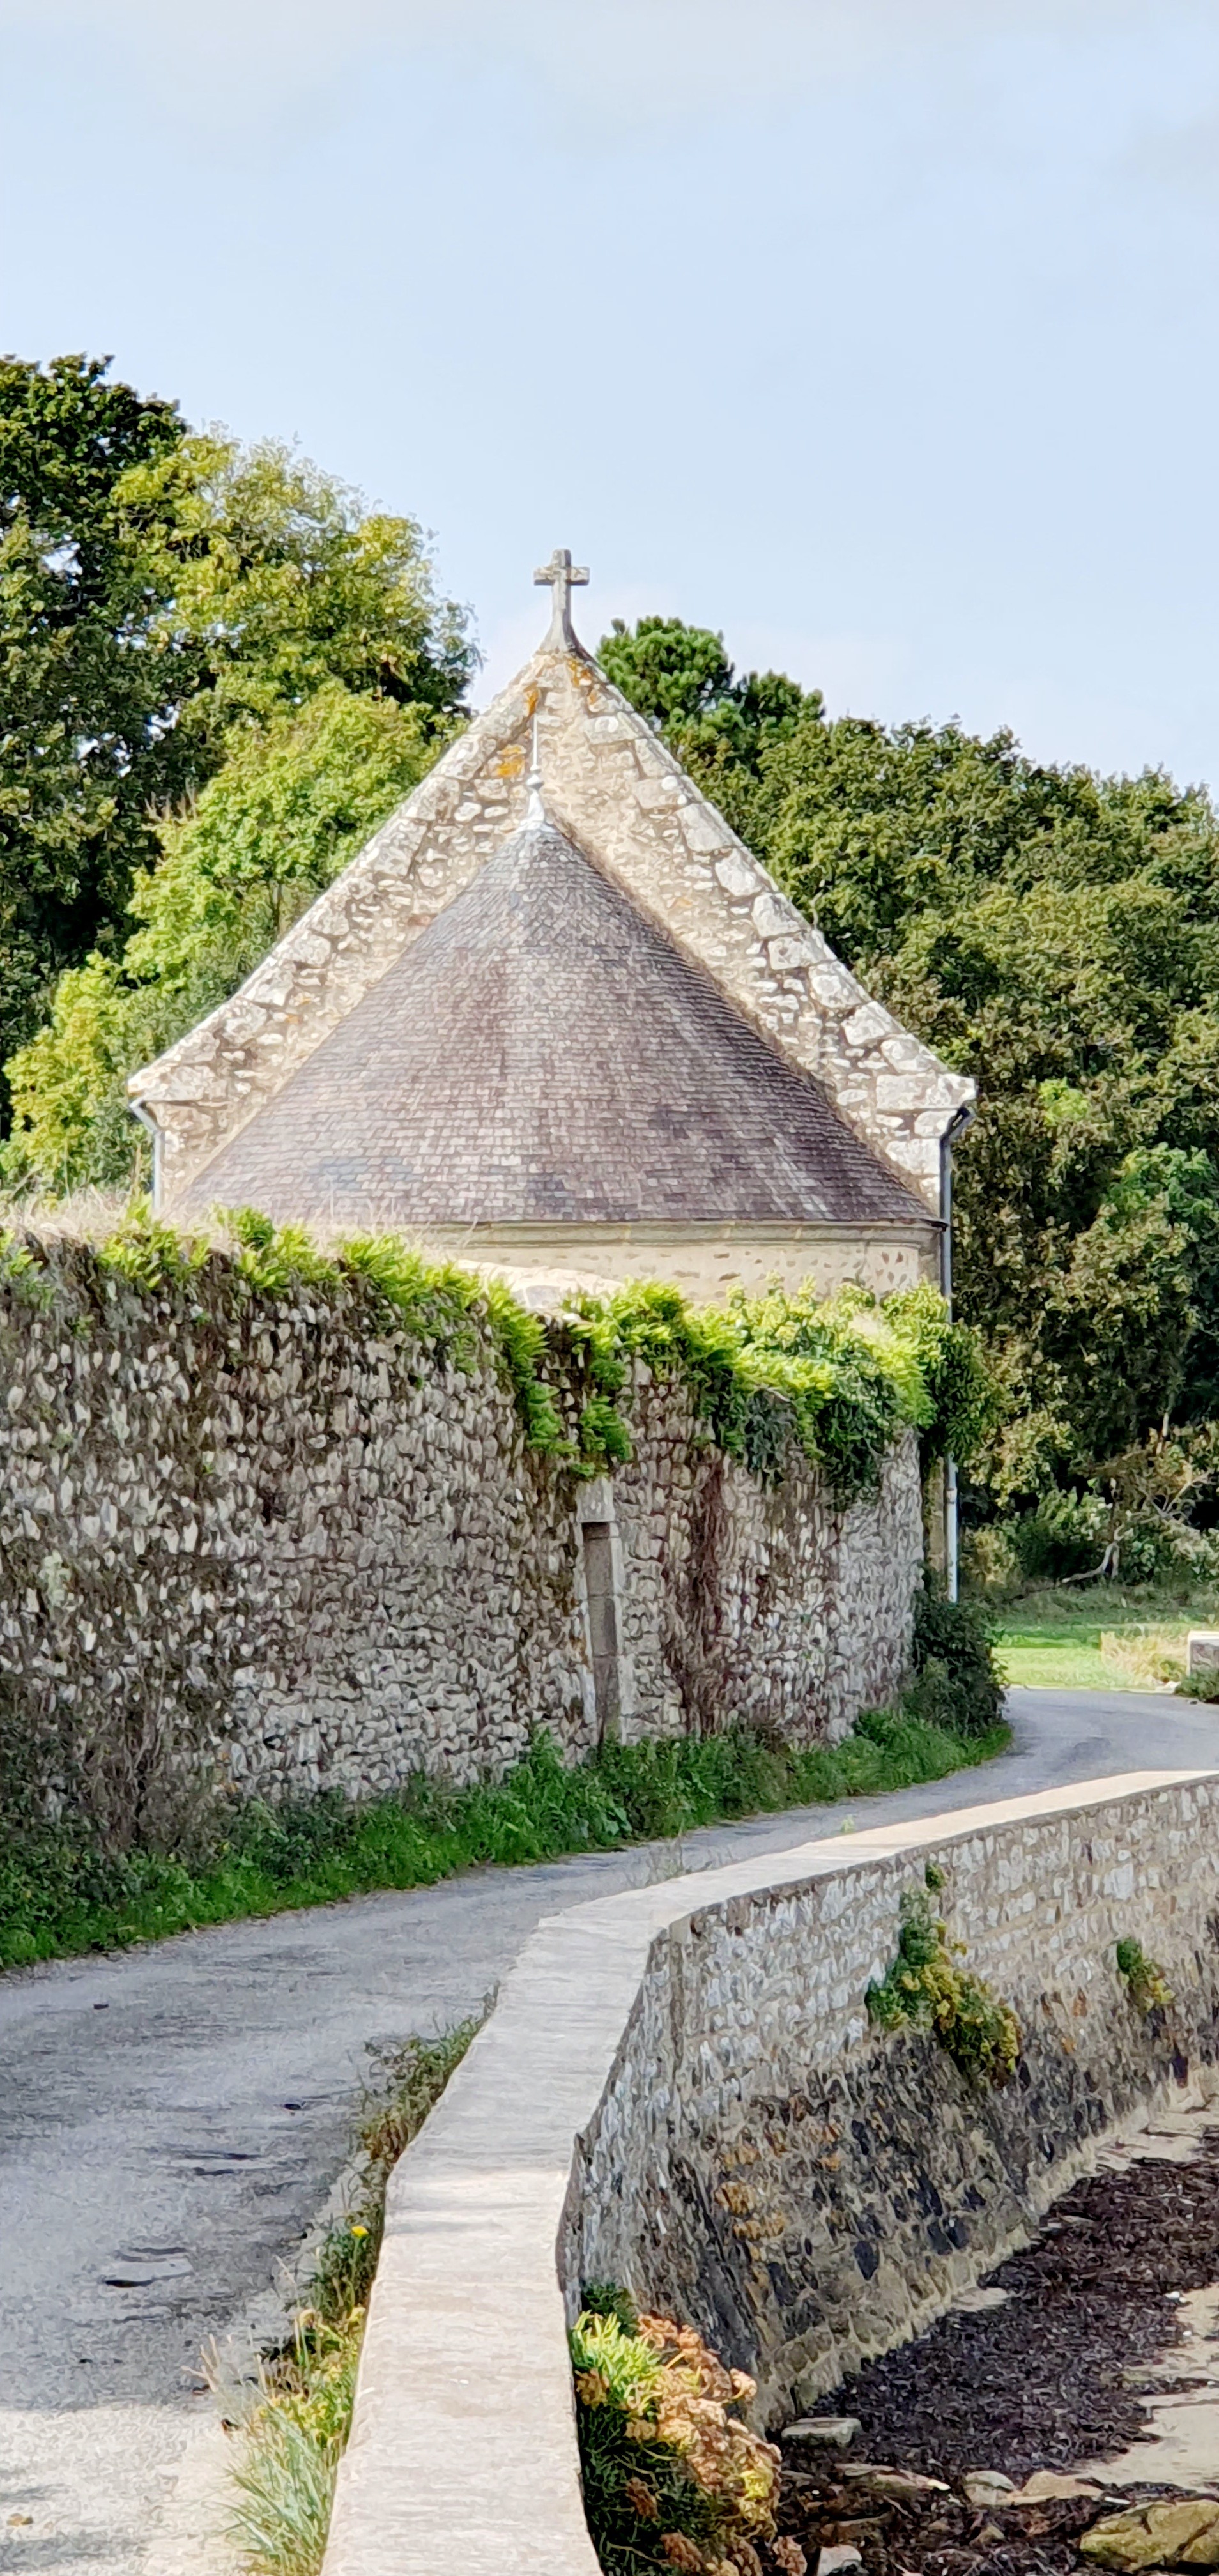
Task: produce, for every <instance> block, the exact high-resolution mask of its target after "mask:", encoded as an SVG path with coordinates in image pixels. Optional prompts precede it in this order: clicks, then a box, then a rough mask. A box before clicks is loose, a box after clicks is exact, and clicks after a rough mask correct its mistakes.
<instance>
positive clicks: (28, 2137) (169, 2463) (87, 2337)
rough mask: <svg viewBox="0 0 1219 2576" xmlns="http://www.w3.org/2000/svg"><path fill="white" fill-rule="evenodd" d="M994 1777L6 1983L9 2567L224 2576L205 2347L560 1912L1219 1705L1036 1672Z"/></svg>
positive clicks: (284, 2269) (5, 2510)
mask: <svg viewBox="0 0 1219 2576" xmlns="http://www.w3.org/2000/svg"><path fill="white" fill-rule="evenodd" d="M1010 1706H1011V1716H1012V1720H1013V1724H1014V1728H1015V1742H1014V1745H1013V1749H1012V1751H1011V1752H1010V1753H1008V1754H1005V1755H1004V1756H1002V1757H1001V1759H1000V1760H999V1761H997V1762H995V1763H993V1764H991V1765H989V1766H988V1767H987V1768H986V1770H985V1771H982V1772H979V1771H966V1772H962V1773H959V1774H957V1775H955V1776H954V1777H953V1778H952V1779H950V1780H946V1781H937V1782H934V1783H932V1784H931V1785H930V1786H929V1787H927V1788H922V1789H911V1790H904V1791H899V1792H897V1793H895V1794H894V1795H893V1796H891V1797H888V1798H880V1799H876V1798H873V1799H857V1800H853V1801H851V1802H850V1803H849V1804H846V1805H843V1806H841V1807H835V1808H825V1807H817V1808H811V1809H810V1808H801V1809H789V1810H788V1811H787V1812H786V1813H784V1814H783V1815H781V1816H770V1817H766V1818H765V1819H761V1820H759V1821H757V1822H755V1823H752V1824H746V1825H736V1826H731V1827H725V1826H712V1827H709V1828H707V1829H706V1830H705V1831H703V1832H700V1833H696V1834H691V1835H689V1836H687V1837H686V1838H685V1839H684V1841H683V1842H682V1843H681V1844H680V1845H678V1844H672V1843H667V1844H650V1845H645V1846H643V1847H641V1848H638V1849H636V1850H634V1851H630V1852H625V1853H622V1854H598V1855H595V1856H592V1857H586V1858H581V1859H576V1860H570V1861H562V1862H555V1863H550V1864H546V1865H543V1866H540V1867H538V1868H532V1869H520V1870H487V1871H479V1872H474V1873H472V1874H471V1875H470V1876H468V1877H466V1878H463V1879H459V1880H451V1881H448V1882H446V1883H445V1884H444V1885H442V1886H440V1887H435V1888H429V1889H421V1890H419V1891H418V1892H417V1893H415V1894H412V1895H405V1896H398V1895H387V1896H374V1897H366V1898H362V1899H360V1900H359V1901H357V1902H355V1903H353V1904H350V1905H342V1906H334V1907H327V1908H324V1909H318V1910H315V1911H313V1912H310V1913H304V1914H295V1915H280V1916H277V1917H276V1918H274V1920H272V1921H271V1922H268V1923H243V1924H237V1925H232V1926H229V1927H224V1928H220V1929H216V1930H211V1931H206V1932H198V1933H191V1934H186V1935H183V1936H182V1937H181V1938H179V1939H177V1940H174V1941H170V1942H166V1943H163V1944H161V1945H159V1946H156V1947H152V1948H149V1949H145V1950H140V1951H135V1952H128V1953H127V1954H126V1955H124V1956H122V1957H118V1958H110V1959H103V1960H98V1961H90V1962H87V1963H70V1964H63V1965H55V1966H51V1967H46V1968H40V1969H33V1970H27V1971H10V1972H9V1974H8V1975H7V1976H5V1977H0V2050H2V2066H3V2081H2V2082H0V2244H2V2246H3V2262H2V2263H0V2318H2V2326H0V2569H2V2570H5V2571H7V2570H9V2569H10V2568H14V2569H15V2568H22V2569H26V2570H33V2569H36V2570H38V2571H39V2576H98V2571H103V2570H104V2571H106V2572H107V2576H137V2571H139V2576H179V2571H180V2570H181V2571H182V2576H185V2571H186V2570H187V2569H188V2568H189V2569H190V2570H191V2571H192V2576H203V2567H204V2552H203V2546H202V2529H203V2525H204V2523H205V2522H206V2520H207V2519H208V2517H210V2516H212V2515H214V2509H215V2488H214V2479H213V2476H212V2465H213V2461H214V2455H215V2452H216V2449H217V2437H216V2436H215V2435H214V2434H213V2432H212V2431H211V2429H210V2428H211V2426H212V2425H213V2423H214V2417H213V2415H212V2412H211V2402H210V2400H209V2399H207V2398H206V2396H204V2395H203V2394H202V2393H201V2391H200V2389H199V2385H198V2381H197V2379H196V2378H195V2377H194V2373H195V2372H196V2369H197V2364H198V2358H199V2352H200V2348H201V2346H202V2345H203V2344H204V2343H205V2342H207V2341H208V2339H209V2338H211V2337H223V2336H225V2335H226V2334H227V2333H228V2332H229V2331H231V2330H232V2329H233V2327H234V2325H235V2324H236V2323H237V2322H238V2321H239V2320H241V2319H242V2318H243V2317H246V2316H248V2315H249V2314H250V2312H251V2308H252V2304H253V2303H256V2302H257V2301H258V2300H259V2299H261V2300H263V2301H264V2302H266V2303H267V2306H268V2307H269V2306H270V2305H271V2304H272V2303H273V2301H274V2298H275V2296H276V2294H277V2292H278V2293H279V2294H280V2295H282V2291H283V2287H284V2284H285V2281H286V2279H287V2275H288V2270H289V2267H290V2265H291V2264H292V2262H293V2260H294V2258H295V2256H296V2253H297V2251H298V2249H299V2246H300V2242H301V2238H302V2236H303V2235H304V2233H305V2232H306V2230H307V2229H308V2227H309V2224H310V2222H311V2220H312V2219H313V2217H314V2216H315V2214H316V2212H317V2209H318V2207H319V2204H320V2203H321V2201H322V2199H323V2198H324V2195H325V2193H326V2191H327V2189H328V2187H329V2185H330V2184H331V2182H332V2180H333V2178H334V2176H335V2174H336V2173H337V2172H338V2170H339V2168H340V2166H341V2165H342V2163H343V2161H344V2156H345V2150H346V2146H347V2140H348V2134H349V2129H350V2122H351V2115H352V2108H353V2103H354V2098H355V2095H356V2093H357V2090H358V2087H359V2085H360V2082H361V2079H362V2076H363V2073H364V2070H365V2064H366V2060H365V2050H366V2048H367V2046H368V2045H369V2044H370V2043H373V2044H375V2043H376V2042H377V2041H382V2040H390V2039H399V2038H402V2037H404V2036H405V2035H406V2034H407V2033H408V2032H411V2031H415V2030H422V2031H428V2030H432V2029H434V2028H440V2027H443V2026H444V2025H445V2024H446V2023H448V2022H451V2021H454V2020H456V2019H458V2018H460V2017H461V2016H462V2015H464V2014H466V2013H469V2012H471V2011H474V2010H475V2009H477V2007H478V2005H479V2003H480V2002H481V2000H482V1997H483V1996H484V1995H485V1994H486V1992H487V1990H488V1988H489V1987H491V1986H493V1985H494V1983H495V1982H496V1980H497V1979H498V1978H499V1977H501V1976H502V1975H503V1973H504V1970H505V1969H506V1968H507V1967H508V1966H509V1965H510V1963H511V1961H512V1960H513V1959H514V1957H515V1956H516V1953H517V1951H518V1949H519V1948H520V1945H521V1943H522V1941H523V1940H524V1939H525V1938H526V1936H527V1934H528V1933H529V1932H530V1931H532V1929H533V1927H534V1925H535V1924H536V1923H537V1921H538V1920H539V1918H540V1917H541V1916H542V1915H545V1914H550V1913H554V1912H556V1911H557V1910H559V1909H560V1908H562V1907H565V1906H568V1905H578V1904H580V1903H582V1902H584V1901H585V1900H586V1899H588V1898H590V1897H593V1896H603V1895H607V1894H609V1893H611V1892H612V1891H613V1890H615V1889H617V1888H623V1887H631V1886H640V1885H643V1884H646V1883H647V1882H649V1881H650V1880H654V1879H656V1878H658V1877H668V1876H671V1875H674V1874H676V1873H677V1872H679V1871H684V1870H700V1869H706V1868H710V1867H714V1866H718V1865H719V1864H721V1863H723V1862H726V1861H729V1860H734V1859H743V1858H745V1857H748V1856H753V1855H757V1854H761V1853H764V1852H769V1851H781V1850H783V1849H784V1848H785V1847H786V1846H787V1845H789V1844H793V1843H798V1842H801V1841H804V1840H807V1839H808V1838H809V1836H810V1835H811V1834H813V1833H820V1834H824V1833H827V1832H829V1833H832V1832H833V1831H834V1830H835V1828H836V1827H842V1826H844V1825H848V1824H854V1825H855V1826H858V1827H862V1826H864V1825H866V1824H869V1823H874V1822H875V1823H879V1822H882V1821H883V1822H885V1823H890V1822H894V1823H895V1822H899V1821H902V1820H905V1819H912V1818H915V1817H922V1816H931V1815H938V1814H942V1813H946V1812H949V1811H951V1810H952V1809H953V1808H960V1807H966V1806H976V1805H977V1804H978V1803H979V1802H980V1801H982V1800H986V1801H988V1802H989V1801H991V1800H995V1799H999V1798H1007V1797H1022V1796H1025V1795H1027V1794H1028V1793H1029V1792H1031V1791H1033V1790H1036V1789H1047V1788H1054V1787H1059V1786H1064V1785H1066V1784H1068V1783H1070V1782H1072V1781H1075V1780H1087V1779H1096V1778H1102V1777H1105V1776H1107V1775H1112V1774H1114V1773H1117V1772H1121V1771H1123V1770H1130V1771H1137V1770H1144V1769H1146V1768H1148V1767H1149V1766H1154V1767H1156V1768H1181V1769H1200V1768H1204V1767H1206V1766H1207V1765H1208V1764H1210V1763H1212V1762H1214V1761H1216V1760H1217V1759H1219V1713H1217V1712H1214V1711H1212V1710H1211V1709H1209V1708H1207V1707H1205V1706H1202V1705H1197V1704H1192V1703H1190V1702H1188V1701H1182V1700H1175V1699H1172V1698H1168V1697H1160V1696H1158V1695H1156V1696H1152V1695H1149V1694H1143V1693H1134V1692H1096V1693H1091V1692H1054V1691H1026V1690H1017V1691H1013V1692H1012V1694H1011V1703H1010Z"/></svg>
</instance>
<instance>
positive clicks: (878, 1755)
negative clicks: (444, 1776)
mask: <svg viewBox="0 0 1219 2576" xmlns="http://www.w3.org/2000/svg"><path fill="white" fill-rule="evenodd" d="M1006 1742H1007V1731H1006V1729H1005V1728H1003V1727H997V1728H994V1729H992V1730H991V1731H990V1732H989V1733H987V1734H984V1735H978V1736H968V1737H966V1736H964V1735H955V1734H952V1733H950V1732H949V1731H948V1730H947V1729H946V1728H944V1727H943V1726H934V1725H929V1724H928V1723H927V1721H926V1720H925V1719H923V1718H919V1717H914V1716H909V1715H907V1714H906V1713H905V1712H904V1710H897V1711H892V1710H890V1711H879V1712H874V1713H872V1714H871V1715H868V1716H866V1717H863V1718H861V1719H860V1720H859V1723H858V1725H857V1727H856V1728H855V1730H854V1732H853V1733H852V1734H850V1735H848V1736H846V1737H845V1738H844V1740H843V1741H842V1743H840V1744H837V1745H834V1746H832V1747H830V1746H816V1747H814V1748H812V1749H811V1750H809V1751H801V1750H800V1749H799V1748H798V1747H794V1746H791V1745H786V1744H783V1743H779V1742H775V1741H772V1740H771V1739H769V1738H767V1737H763V1736H760V1735H756V1734H753V1733H751V1732H750V1731H749V1730H748V1729H747V1728H744V1727H734V1728H732V1729H731V1730H729V1731H728V1732H726V1733H725V1734H723V1735H715V1736H706V1737H679V1738H676V1739H672V1738H670V1739H667V1740H665V1741H662V1742H644V1743H641V1744H632V1745H607V1746H606V1747H605V1748H604V1749H603V1751H602V1752H601V1753H600V1754H599V1755H598V1756H597V1757H596V1758H595V1759H594V1760H593V1761H591V1762H586V1763H579V1764H576V1765H575V1766H574V1767H573V1768H572V1769H570V1770H568V1769H566V1768H565V1767H564V1765H563V1763H562V1762H561V1761H560V1759H559V1755H558V1753H557V1751H556V1749H555V1746H554V1744H553V1742H552V1740H551V1739H550V1737H549V1736H548V1735H546V1734H545V1733H541V1732H540V1733H539V1734H537V1735H536V1736H535V1737H534V1740H533V1743H532V1745H531V1747H530V1750H529V1752H528V1754H527V1755H526V1757H525V1759H524V1760H523V1761H522V1762H520V1763H518V1764H517V1765H516V1766H515V1768H514V1769H513V1770H512V1771H510V1772H508V1773H507V1775H506V1777H505V1778H504V1779H502V1780H500V1781H486V1782H482V1783H480V1784H479V1785H478V1786H477V1787H476V1788H472V1789H464V1790H448V1789H446V1788H444V1787H443V1786H442V1785H441V1784H439V1783H437V1782H435V1781H431V1780H417V1781H414V1782H411V1783H409V1784H408V1785H407V1787H406V1788H405V1789H404V1790H403V1791H402V1792H401V1793H400V1794H399V1795H397V1796H394V1797H390V1798H383V1799H378V1800H376V1801H375V1802H373V1803H371V1804H369V1805H365V1806H355V1805H349V1804H347V1803H346V1802H344V1800H342V1799H341V1798H338V1797H333V1796H322V1797H319V1798H317V1799H314V1800H312V1801H311V1802H310V1803H309V1804H308V1805H306V1806H298V1807H294V1808H293V1807H279V1808H268V1807H263V1806H258V1805H254V1806H251V1807H249V1808H247V1809H246V1810H245V1811H244V1812H243V1813H240V1814H239V1815H238V1816H237V1817H236V1818H235V1819H234V1821H233V1823H232V1824H231V1825H230V1827H229V1830H228V1835H227V1838H226V1840H225V1842H224V1843H223V1845H222V1846H221V1847H220V1849H219V1850H218V1851H217V1852H216V1853H215V1855H214V1857H212V1858H211V1859H210V1860H200V1861H197V1862H194V1863H188V1862H187V1861H186V1860H184V1859H179V1858H175V1857H172V1856H170V1857H166V1856H164V1855H162V1854H157V1853H154V1852H140V1851H135V1852H128V1853H125V1854H121V1855H117V1856H115V1855H111V1854H107V1853H104V1852H100V1851H98V1850H97V1849H95V1848H93V1847H89V1846H85V1845H82V1844H80V1843H78V1842H76V1841H74V1840H73V1839H72V1838H71V1836H70V1835H69V1834H67V1833H60V1834H58V1835H55V1834H46V1833H43V1834H39V1835H36V1836H35V1835H28V1836H26V1837H24V1838H22V1837H20V1836H17V1835H10V1837H9V1840H8V1843H7V1846H6V1848H5V1849H4V1851H3V1852H2V1853H0V1966H2V1967H15V1966H23V1965H25V1964H27V1963H29V1962H32V1961H35V1960H39V1959H50V1958H64V1957H73V1956H77V1955H79V1954H80V1953H82V1952H85V1951H89V1950H110V1949H120V1948H123V1947H124V1946H126V1945H127V1944H129V1943H131V1942H133V1941H155V1940H161V1939H164V1938H166V1937H167V1936H169V1935H170V1934H173V1933H176V1932H186V1931H195V1930H197V1929H198V1928H199V1927H200V1926H201V1925H203V1924H206V1923H228V1922H233V1921H236V1920H238V1919H240V1918H241V1917H243V1916H249V1915H270V1914H278V1913H283V1912H288V1911H292V1910H294V1909H296V1908H298V1907H301V1906H307V1905H328V1904H334V1903H336V1902H339V1901H340V1900H342V1899H343V1898H345V1897H350V1896H364V1895H370V1894H372V1893H373V1892H374V1891H375V1890H377V1889H382V1888H412V1887H429V1886H432V1885H433V1884H434V1883H435V1882H436V1881H437V1880H438V1879H442V1878H450V1877H453V1876H454V1875H455V1874H456V1873H457V1872H458V1871H459V1870H463V1869H470V1868H473V1867H476V1866H478V1865H480V1864H486V1863H488V1862H490V1863H495V1864H499V1865H512V1864H517V1863H526V1862H530V1861H541V1860H557V1859H559V1858H561V1857H562V1856H563V1855H564V1854H565V1853H569V1852H587V1851H614V1850H621V1849H623V1848H625V1847H626V1845H628V1844H630V1843H632V1842H649V1841H656V1840H664V1839H668V1838H674V1837H676V1836H678V1835H680V1834H684V1833H690V1832H693V1831H694V1830H695V1829H696V1828H697V1827H698V1826H700V1825H710V1824H715V1823H719V1822H725V1821H731V1820H732V1819H734V1818H738V1817H743V1816H748V1815H755V1814H759V1813H762V1814H774V1813H777V1812H778V1811H779V1810H780V1809H782V1808H785V1807H797V1806H806V1805H808V1806H811V1805H817V1804H821V1803H822V1802H825V1803H830V1802H832V1801H834V1800H836V1799H839V1798H850V1797H868V1796H872V1795H875V1794H876V1793H878V1792H879V1791H882V1790H887V1789H903V1788H908V1787H910V1786H912V1785H913V1784H914V1783H916V1782H919V1781H925V1780H939V1779H943V1778H944V1777H945V1776H946V1774H947V1773H949V1772H951V1771H957V1770H960V1769H962V1768H964V1767H965V1766H966V1765H969V1764H973V1763H977V1762H984V1761H986V1760H987V1759H988V1758H989V1757H990V1756H991V1755H993V1754H995V1753H998V1752H999V1751H1001V1750H1002V1748H1003V1746H1004V1745H1005V1744H1006Z"/></svg>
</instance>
